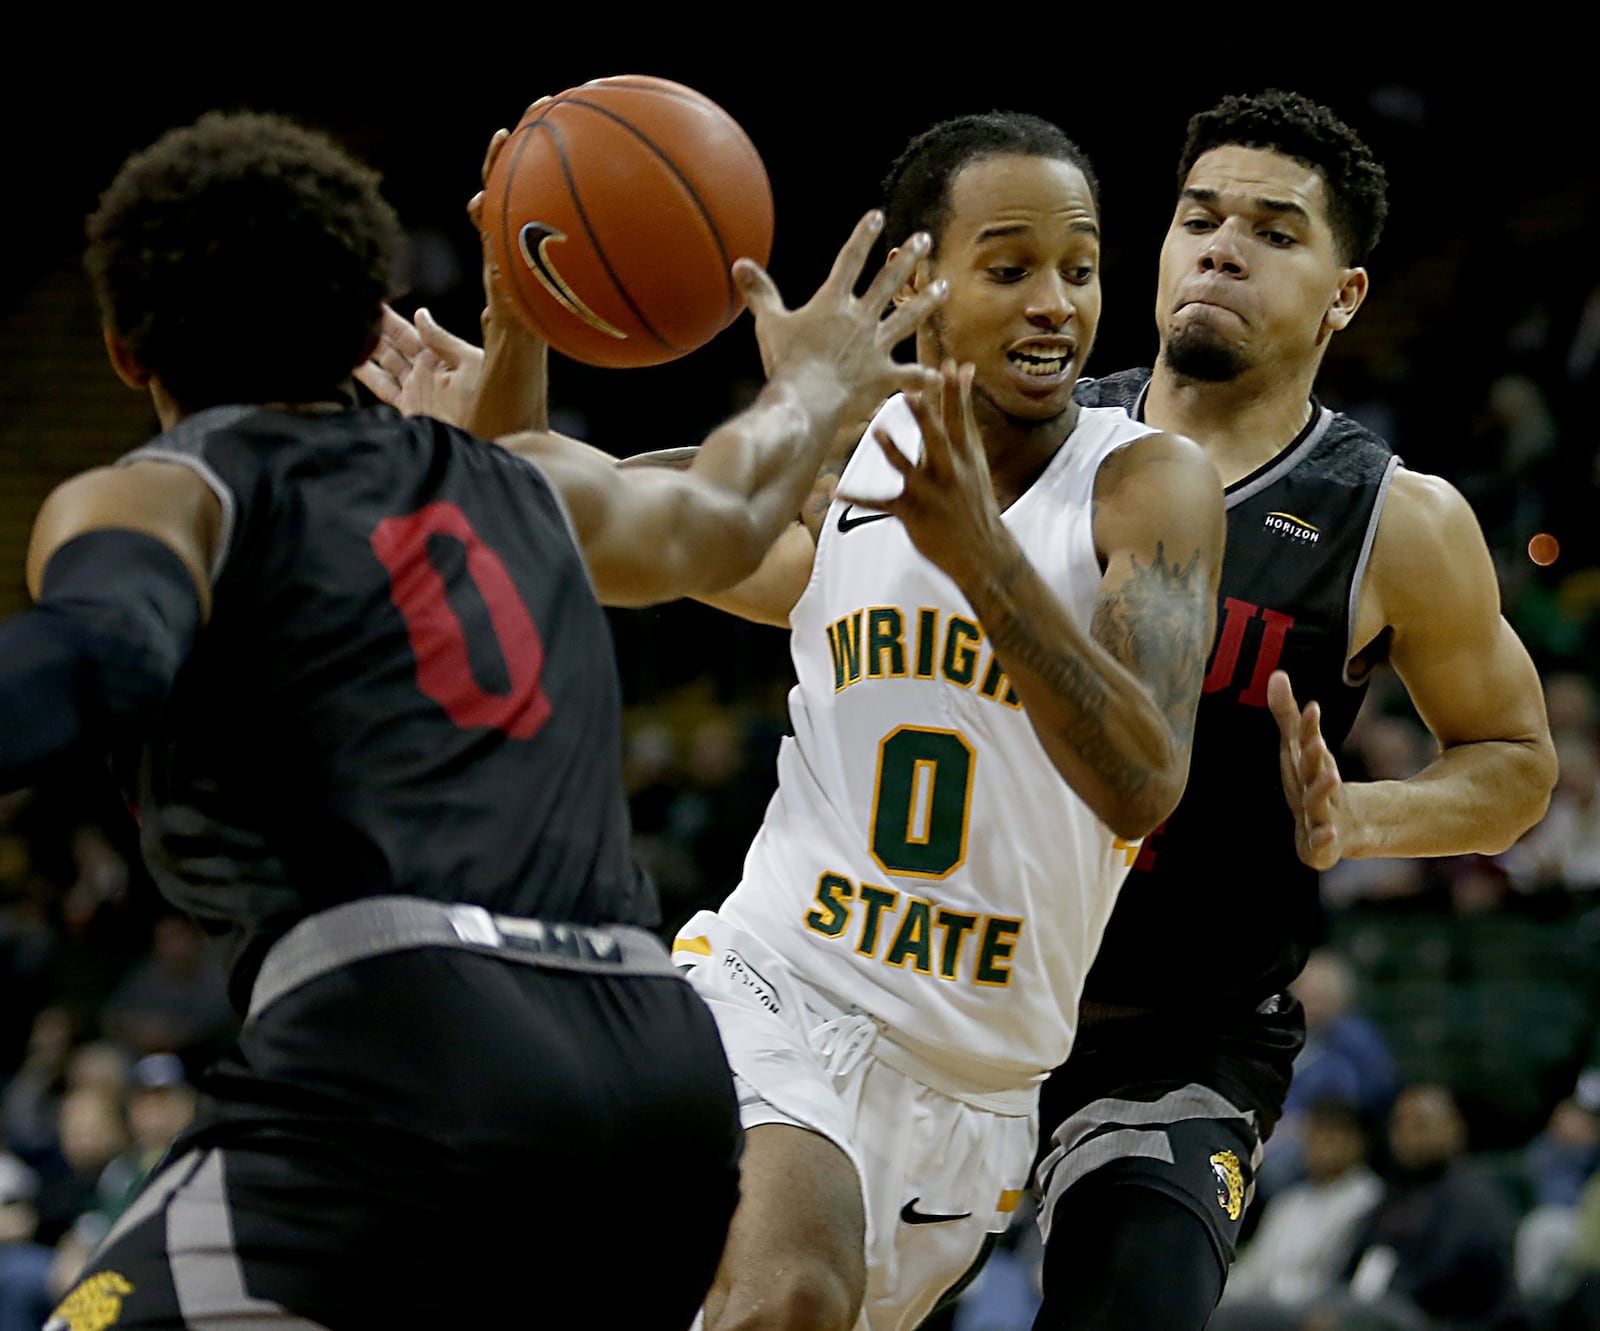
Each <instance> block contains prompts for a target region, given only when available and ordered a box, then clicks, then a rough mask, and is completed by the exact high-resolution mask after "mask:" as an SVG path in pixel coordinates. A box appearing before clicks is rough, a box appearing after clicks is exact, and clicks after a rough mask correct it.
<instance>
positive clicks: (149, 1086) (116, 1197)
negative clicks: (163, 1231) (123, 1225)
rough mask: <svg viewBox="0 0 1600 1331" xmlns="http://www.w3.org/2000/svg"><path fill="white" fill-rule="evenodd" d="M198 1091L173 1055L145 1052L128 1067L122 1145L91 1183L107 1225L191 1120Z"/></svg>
mask: <svg viewBox="0 0 1600 1331" xmlns="http://www.w3.org/2000/svg"><path fill="white" fill-rule="evenodd" d="M197 1104H198V1095H197V1093H196V1091H195V1088H194V1087H193V1086H192V1085H190V1083H189V1077H188V1074H187V1072H186V1071H185V1070H184V1066H183V1060H182V1059H180V1058H179V1057H178V1056H177V1055H176V1054H148V1055H146V1056H145V1057H144V1058H141V1059H140V1060H139V1061H138V1062H137V1063H136V1064H134V1068H133V1078H132V1082H131V1084H130V1087H129V1092H128V1134H129V1137H130V1138H131V1141H130V1144H129V1146H128V1149H127V1150H125V1151H123V1152H122V1153H121V1154H120V1155H118V1156H116V1157H115V1158H114V1159H113V1160H111V1161H110V1163H108V1164H107V1165H106V1167H105V1169H104V1170H103V1171H102V1172H101V1175H100V1181H99V1185H98V1187H97V1188H96V1194H97V1200H96V1207H95V1209H96V1211H97V1212H98V1214H99V1217H100V1220H101V1221H102V1223H103V1225H104V1227H105V1228H107V1229H109V1228H110V1227H111V1225H112V1224H114V1223H115V1222H116V1219H117V1217H118V1216H120V1215H121V1214H122V1213H123V1211H125V1210H127V1208H128V1204H129V1203H130V1202H131V1201H133V1199H134V1198H135V1197H136V1196H138V1194H139V1190H140V1188H142V1187H143V1186H144V1181H145V1180H146V1179H147V1178H149V1177H150V1175H151V1173H152V1172H153V1171H154V1170H155V1167H156V1166H157V1165H159V1164H160V1163H161V1161H162V1159H163V1157H165V1155H166V1153H167V1148H168V1147H169V1146H171V1145H172V1143H173V1141H174V1140H175V1139H176V1138H177V1136H178V1134H179V1133H180V1132H182V1131H183V1130H184V1129H185V1128H186V1127H188V1126H189V1124H190V1123H192V1122H193V1121H194V1114H195V1109H196V1107H197Z"/></svg>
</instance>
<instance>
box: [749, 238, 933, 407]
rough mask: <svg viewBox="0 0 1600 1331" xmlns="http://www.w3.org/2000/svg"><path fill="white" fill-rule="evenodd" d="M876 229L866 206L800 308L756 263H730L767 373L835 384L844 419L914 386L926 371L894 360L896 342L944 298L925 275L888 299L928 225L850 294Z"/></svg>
mask: <svg viewBox="0 0 1600 1331" xmlns="http://www.w3.org/2000/svg"><path fill="white" fill-rule="evenodd" d="M882 230H883V214H882V213H880V212H871V213H868V214H867V215H866V216H865V217H863V218H862V219H861V221H859V222H858V223H856V227H855V230H854V231H853V232H852V233H851V235H850V239H849V240H847V241H846V242H845V245H844V248H843V249H841V250H840V251H839V257H838V258H837V259H835V260H834V264H833V269H832V271H831V272H830V273H829V274H828V278H827V280H826V281H825V282H823V284H822V285H821V286H820V287H819V288H818V289H817V293H816V294H815V295H814V296H812V297H811V299H810V300H808V301H807V302H806V303H805V304H804V305H802V306H800V307H799V308H798V309H793V310H791V309H789V308H787V307H786V306H785V305H784V303H783V298H782V297H781V296H780V295H779V294H778V289H777V287H776V286H774V285H773V282H772V279H771V277H769V276H768V275H767V273H766V270H765V269H763V268H762V267H761V265H760V264H758V263H756V262H755V261H754V260H752V259H739V260H737V261H736V262H735V263H734V265H733V276H734V279H735V281H737V282H738V283H739V287H740V290H741V291H742V292H743V293H744V298H745V303H746V304H747V305H748V306H749V307H750V312H751V313H752V314H753V315H754V316H755V321H756V341H757V342H758V343H759V345H760V347H761V360H762V364H763V365H765V366H766V369H767V373H768V375H769V376H771V377H773V378H777V377H778V376H779V375H793V376H796V377H797V378H801V379H803V380H804V382H805V385H806V391H807V392H808V393H828V392H830V391H832V392H837V393H838V394H839V395H840V397H841V403H840V404H839V405H840V407H841V410H842V413H843V416H844V418H846V419H848V418H849V417H850V416H851V415H856V416H865V415H869V414H870V413H871V412H872V411H873V410H874V409H875V408H876V407H877V406H878V405H879V404H880V403H881V402H882V401H883V400H884V399H885V398H887V397H891V396H893V395H894V394H895V393H898V392H906V391H915V390H916V389H918V388H921V387H923V386H924V385H925V384H927V383H928V382H929V381H930V378H931V375H930V372H929V371H927V370H925V369H923V368H921V367H920V366H918V365H915V364H908V363H905V362H901V361H897V360H895V358H894V349H895V347H896V346H898V345H899V344H900V343H901V342H903V341H904V340H905V339H906V338H907V337H909V336H910V335H911V334H912V333H913V332H915V331H916V328H917V325H919V324H920V323H921V322H922V321H923V320H924V319H925V318H927V317H928V315H929V314H931V313H932V312H933V310H934V309H935V308H936V307H937V306H938V305H939V304H940V302H942V301H943V300H944V297H945V292H946V287H945V283H944V282H943V281H938V282H934V283H931V284H930V285H929V286H928V288H927V289H926V290H924V291H920V292H918V293H916V294H915V295H913V296H911V297H909V298H908V299H907V300H905V301H903V302H901V303H900V304H899V305H894V306H892V307H891V301H892V300H893V298H894V296H895V294H896V293H897V292H899V291H900V290H901V289H902V288H903V287H905V285H906V283H907V282H908V281H909V280H910V278H911V274H912V270H913V269H914V268H915V267H916V264H917V260H918V259H920V258H922V257H923V256H924V255H926V254H927V252H928V248H929V245H930V241H929V238H928V236H927V233H926V232H919V233H918V234H917V235H915V236H913V237H912V238H911V239H910V240H908V241H907V242H906V243H905V244H904V245H902V246H900V248H899V251H898V252H897V253H896V254H895V256H894V258H892V259H890V260H889V261H888V262H887V263H886V264H884V266H883V267H882V268H881V269H880V270H879V271H878V274H877V275H876V276H875V277H874V278H873V279H872V283H871V285H870V286H869V287H868V288H867V291H866V294H865V295H861V296H857V295H856V294H855V288H856V285H857V283H858V282H859V280H860V278H861V273H862V269H863V268H864V267H865V266H866V262H867V256H868V254H869V253H870V252H871V250H872V245H873V242H874V241H875V240H876V239H877V237H878V233H879V232H880V231H882ZM886 310H887V311H888V312H887V313H885V311H886ZM830 405H831V404H830Z"/></svg>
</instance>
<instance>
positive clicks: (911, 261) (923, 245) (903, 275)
mask: <svg viewBox="0 0 1600 1331" xmlns="http://www.w3.org/2000/svg"><path fill="white" fill-rule="evenodd" d="M880 223H881V218H880ZM874 234H875V233H874ZM852 239H853V238H852ZM869 249H870V242H869ZM932 249H933V238H932V237H931V236H930V235H929V234H928V233H927V232H926V231H918V232H917V233H916V234H914V235H913V236H911V237H910V238H909V239H908V240H907V241H906V243H905V244H904V245H898V246H896V247H895V248H894V250H892V251H891V252H890V254H889V257H888V258H887V259H886V260H885V261H884V264H883V267H882V268H880V269H878V271H877V273H875V274H874V275H873V278H872V281H871V283H870V284H869V285H868V287H867V289H866V291H865V293H863V295H862V297H861V301H862V303H863V304H864V305H866V306H867V307H868V308H869V309H872V310H881V309H883V308H884V306H886V305H888V304H889V302H890V301H892V300H893V299H894V298H895V297H896V296H897V295H899V294H900V292H901V291H903V290H904V289H905V288H906V287H907V286H908V285H909V284H910V282H911V278H912V276H913V275H914V274H915V272H916V270H917V264H918V263H920V262H921V261H922V260H923V259H924V258H926V257H927V255H928V253H929V251H930V250H932ZM841 257H842V256H841ZM866 257H867V256H866V254H865V253H863V254H862V255H861V257H860V258H859V259H858V260H857V261H856V265H855V268H854V270H853V271H852V272H851V273H850V274H849V277H848V281H849V284H850V285H849V287H848V288H847V290H850V291H853V290H855V286H856V283H857V282H858V281H859V280H860V277H861V268H862V265H863V264H864V263H865V262H866ZM838 276H839V273H838V268H837V265H836V266H835V271H834V273H833V274H832V275H831V276H830V278H829V281H830V283H831V282H832V281H834V280H835V279H836V278H837V277H838Z"/></svg>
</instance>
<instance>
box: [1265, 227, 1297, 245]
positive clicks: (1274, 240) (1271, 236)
mask: <svg viewBox="0 0 1600 1331" xmlns="http://www.w3.org/2000/svg"><path fill="white" fill-rule="evenodd" d="M1261 234H1262V236H1263V237H1264V238H1265V239H1266V242H1267V244H1269V245H1276V246H1277V247H1278V248H1279V249H1283V248H1285V247H1286V246H1289V245H1293V244H1294V237H1293V236H1291V235H1288V234H1287V233H1285V232H1282V231H1263V232H1262V233H1261Z"/></svg>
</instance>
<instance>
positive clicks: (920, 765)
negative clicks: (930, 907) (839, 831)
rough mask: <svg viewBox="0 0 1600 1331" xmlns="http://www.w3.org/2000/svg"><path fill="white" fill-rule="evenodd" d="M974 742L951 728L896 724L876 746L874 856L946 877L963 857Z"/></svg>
mask: <svg viewBox="0 0 1600 1331" xmlns="http://www.w3.org/2000/svg"><path fill="white" fill-rule="evenodd" d="M975 760H976V755H975V754H974V753H973V751H972V746H971V745H969V744H968V743H967V741H966V740H965V739H963V738H962V737H961V735H960V733H959V732H957V731H954V730H930V729H927V728H925V727H923V726H899V727H897V728H896V729H894V730H891V731H890V732H889V733H888V734H887V735H885V736H884V737H883V740H882V741H881V742H880V743H879V745H878V780H877V785H876V789H875V790H874V792H873V797H872V858H873V859H875V860H877V862H878V863H879V864H881V865H882V866H883V867H884V869H885V870H886V871H887V872H889V873H893V874H906V875H910V876H911V877H913V878H944V877H946V876H947V875H948V874H950V872H951V871H952V870H954V869H956V868H958V867H959V866H960V864H961V862H962V861H963V860H965V859H966V858H967V817H968V814H969V812H970V811H971V807H972V767H973V763H974V761H975Z"/></svg>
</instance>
